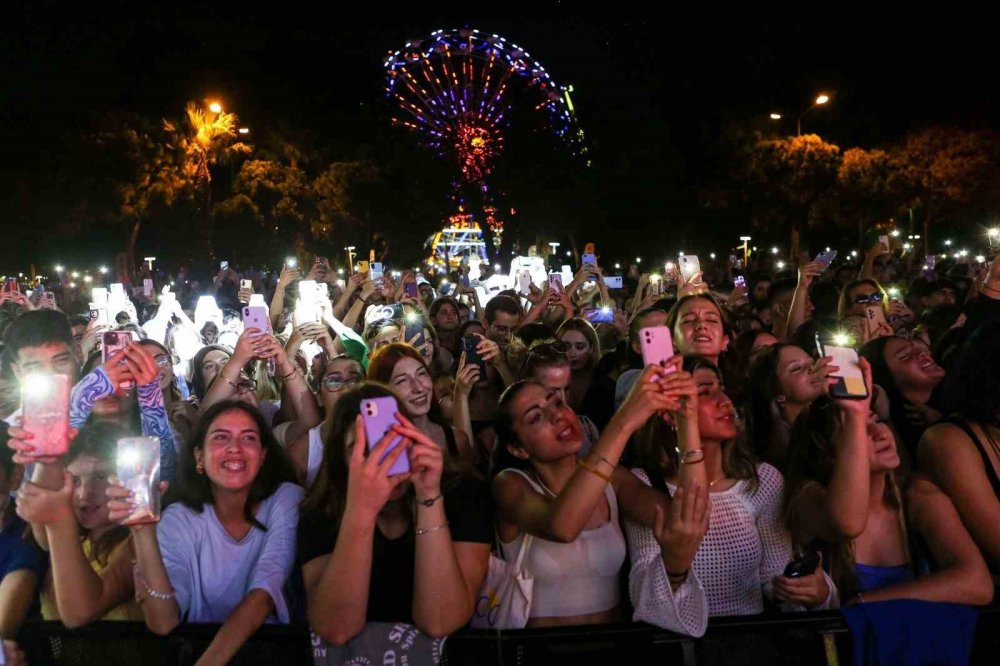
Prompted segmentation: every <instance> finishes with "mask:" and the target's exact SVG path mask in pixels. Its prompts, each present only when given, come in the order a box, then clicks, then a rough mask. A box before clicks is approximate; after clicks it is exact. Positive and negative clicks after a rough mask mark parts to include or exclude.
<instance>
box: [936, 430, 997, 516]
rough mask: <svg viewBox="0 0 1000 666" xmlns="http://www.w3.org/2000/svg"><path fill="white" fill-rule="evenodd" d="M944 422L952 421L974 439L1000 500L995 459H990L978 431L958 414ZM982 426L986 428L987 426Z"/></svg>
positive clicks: (973, 442) (991, 484) (984, 467)
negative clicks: (977, 433) (977, 434)
mask: <svg viewBox="0 0 1000 666" xmlns="http://www.w3.org/2000/svg"><path fill="white" fill-rule="evenodd" d="M942 423H950V424H952V425H954V426H957V427H959V428H960V429H961V430H962V432H964V433H965V435H966V437H968V438H969V439H970V440H972V444H973V446H975V447H976V450H977V451H979V457H981V458H982V459H983V469H984V471H985V472H986V478H987V479H989V481H990V487H991V488H993V494H994V495H996V496H997V499H998V500H1000V478H998V477H997V471H996V469H995V468H994V467H993V461H991V460H990V455H989V453H987V452H986V447H985V446H984V445H983V442H982V441H981V440H980V439H979V437H977V436H976V432H975V431H974V430H973V429H972V427H971V426H969V424H968V422H966V421H965V419H962V418H959V417H957V416H952V417H949V418H947V419H945V420H944V421H942ZM980 427H984V428H985V426H980Z"/></svg>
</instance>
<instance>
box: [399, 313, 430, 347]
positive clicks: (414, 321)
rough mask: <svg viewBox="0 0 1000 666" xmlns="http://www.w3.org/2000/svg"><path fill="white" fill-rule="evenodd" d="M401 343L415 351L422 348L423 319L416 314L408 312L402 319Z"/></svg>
mask: <svg viewBox="0 0 1000 666" xmlns="http://www.w3.org/2000/svg"><path fill="white" fill-rule="evenodd" d="M403 322H404V325H403V338H404V340H403V342H406V343H407V344H411V345H413V346H414V347H416V348H417V349H419V348H421V347H423V346H424V343H425V342H426V338H425V337H424V318H423V317H422V316H420V315H419V314H417V313H416V312H410V313H409V314H407V315H405V316H404V317H403Z"/></svg>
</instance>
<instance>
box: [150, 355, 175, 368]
mask: <svg viewBox="0 0 1000 666" xmlns="http://www.w3.org/2000/svg"><path fill="white" fill-rule="evenodd" d="M153 361H155V362H156V366H157V367H159V368H165V367H167V366H168V365H170V361H171V358H170V357H169V356H167V355H166V354H160V355H159V356H155V357H154V358H153Z"/></svg>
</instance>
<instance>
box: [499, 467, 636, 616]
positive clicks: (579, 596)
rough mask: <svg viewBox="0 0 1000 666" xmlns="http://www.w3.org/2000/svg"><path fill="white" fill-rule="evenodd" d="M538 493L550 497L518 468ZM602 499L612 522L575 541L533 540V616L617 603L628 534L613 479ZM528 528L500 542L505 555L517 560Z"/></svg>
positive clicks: (529, 569) (528, 559)
mask: <svg viewBox="0 0 1000 666" xmlns="http://www.w3.org/2000/svg"><path fill="white" fill-rule="evenodd" d="M509 471H511V472H514V473H516V474H520V475H521V476H523V477H524V478H525V479H526V480H527V481H528V483H529V484H531V487H532V488H534V489H535V491H536V492H538V493H539V494H542V495H545V496H547V497H551V496H552V494H551V493H550V492H548V490H547V489H546V488H544V487H543V486H542V485H541V484H539V483H538V481H536V480H535V479H534V478H532V477H531V476H530V475H528V474H526V473H524V472H522V471H521V470H518V469H513V468H509ZM604 498H605V500H606V501H607V503H608V508H609V510H610V514H611V517H610V520H609V521H608V522H606V523H604V524H603V525H601V526H600V527H596V528H594V529H592V530H584V531H582V532H580V536H578V537H577V538H576V540H575V541H573V542H571V543H556V542H555V541H548V540H546V539H542V538H540V537H537V536H536V537H535V538H534V539H532V542H531V546H530V549H529V551H528V553H527V555H526V556H525V558H524V569H525V572H526V575H528V576H530V577H531V578H533V579H534V588H533V591H532V596H531V611H530V613H529V616H530V617H567V616H571V615H587V614H590V613H600V612H603V611H609V610H612V609H614V608H615V607H616V606H618V601H619V597H620V591H621V588H620V578H619V573H620V571H621V568H622V564H623V563H624V561H625V537H624V536H623V535H622V530H621V526H620V525H619V524H618V500H617V498H616V497H615V491H614V489H613V488H612V487H611V484H610V483H609V484H608V485H607V486H605V488H604ZM523 541H524V532H521V533H520V534H519V535H518V536H517V538H516V539H514V540H513V541H511V542H510V543H503V542H502V541H501V542H500V548H501V549H502V551H503V556H504V559H505V560H507V561H508V562H514V561H516V560H517V554H518V552H519V551H520V549H521V543H522V542H523Z"/></svg>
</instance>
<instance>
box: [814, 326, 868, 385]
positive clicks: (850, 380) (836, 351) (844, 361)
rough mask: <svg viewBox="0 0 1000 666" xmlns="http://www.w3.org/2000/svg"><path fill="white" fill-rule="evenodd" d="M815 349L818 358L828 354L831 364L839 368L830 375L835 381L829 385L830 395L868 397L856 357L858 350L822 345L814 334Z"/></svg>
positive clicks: (863, 377)
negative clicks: (817, 352)
mask: <svg viewBox="0 0 1000 666" xmlns="http://www.w3.org/2000/svg"><path fill="white" fill-rule="evenodd" d="M816 349H817V350H818V351H819V355H820V358H822V357H824V356H829V357H831V358H832V359H833V360H832V361H831V365H835V366H837V367H838V368H840V369H839V370H837V372H836V373H835V374H832V375H830V378H831V379H835V380H836V383H835V384H831V385H830V397H831V398H842V399H849V400H861V399H863V398H867V397H868V387H867V386H866V385H865V376H864V373H862V372H861V364H860V361H859V359H858V352H856V351H854V350H853V349H851V348H850V347H833V346H830V345H824V344H823V343H822V341H820V339H819V334H817V335H816Z"/></svg>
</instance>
